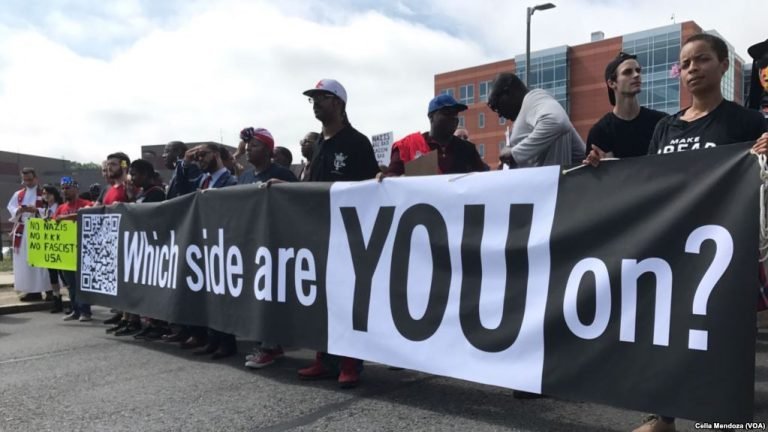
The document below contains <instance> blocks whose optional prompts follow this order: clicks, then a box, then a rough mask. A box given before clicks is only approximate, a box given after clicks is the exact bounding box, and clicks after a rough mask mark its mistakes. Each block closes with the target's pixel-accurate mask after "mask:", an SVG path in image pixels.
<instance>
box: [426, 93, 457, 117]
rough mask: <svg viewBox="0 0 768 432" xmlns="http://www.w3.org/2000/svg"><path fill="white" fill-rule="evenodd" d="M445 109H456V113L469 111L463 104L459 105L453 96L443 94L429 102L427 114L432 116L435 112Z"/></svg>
mask: <svg viewBox="0 0 768 432" xmlns="http://www.w3.org/2000/svg"><path fill="white" fill-rule="evenodd" d="M443 108H454V109H455V110H456V112H462V111H464V110H465V109H467V106H466V105H464V104H463V103H459V102H458V101H456V99H454V98H453V96H451V95H449V94H441V95H439V96H435V98H434V99H432V100H431V101H429V111H427V114H428V115H429V114H432V113H433V112H435V111H437V110H441V109H443Z"/></svg>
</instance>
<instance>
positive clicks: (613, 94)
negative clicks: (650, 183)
mask: <svg viewBox="0 0 768 432" xmlns="http://www.w3.org/2000/svg"><path fill="white" fill-rule="evenodd" d="M641 71H642V69H641V66H640V63H638V62H637V56H634V55H631V54H627V53H625V52H620V53H619V54H618V55H617V56H616V57H615V58H614V59H613V60H611V62H610V63H608V65H607V66H606V67H605V84H606V85H607V86H608V101H609V102H610V103H611V105H613V110H612V111H611V112H609V113H607V114H606V115H604V116H603V118H601V119H600V120H599V121H598V122H597V123H595V125H594V126H592V129H590V130H589V135H588V136H587V159H586V160H585V161H584V162H585V163H589V164H591V165H593V166H597V165H598V163H599V161H600V159H601V158H606V157H618V158H625V157H636V156H645V155H647V154H648V145H649V144H650V142H651V137H652V136H653V130H654V129H655V128H656V123H658V122H659V120H661V119H662V118H663V117H666V116H667V114H666V113H663V112H660V111H654V110H652V109H648V108H645V107H641V106H640V103H639V102H638V101H637V95H638V94H639V93H640V89H641V84H642V80H641Z"/></svg>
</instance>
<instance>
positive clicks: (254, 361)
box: [245, 348, 283, 369]
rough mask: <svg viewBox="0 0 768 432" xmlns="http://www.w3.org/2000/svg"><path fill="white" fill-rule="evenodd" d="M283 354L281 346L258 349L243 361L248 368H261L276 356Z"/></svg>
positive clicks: (276, 357) (275, 358)
mask: <svg viewBox="0 0 768 432" xmlns="http://www.w3.org/2000/svg"><path fill="white" fill-rule="evenodd" d="M282 356H283V350H282V348H278V349H271V350H265V349H263V350H259V352H257V353H254V354H253V356H252V357H251V358H250V359H248V361H247V362H245V367H247V368H249V369H261V368H263V367H267V366H269V365H271V364H272V363H274V362H275V360H277V359H278V358H280V357H282Z"/></svg>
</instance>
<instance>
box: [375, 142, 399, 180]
mask: <svg viewBox="0 0 768 432" xmlns="http://www.w3.org/2000/svg"><path fill="white" fill-rule="evenodd" d="M403 174H405V163H404V162H403V161H402V159H400V150H399V149H398V148H397V147H394V146H393V147H392V152H391V153H390V156H389V166H388V167H387V170H386V171H384V172H383V173H381V174H378V175H376V178H377V179H379V181H381V180H382V179H383V178H384V177H395V176H401V175H403Z"/></svg>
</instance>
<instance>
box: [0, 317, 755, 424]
mask: <svg viewBox="0 0 768 432" xmlns="http://www.w3.org/2000/svg"><path fill="white" fill-rule="evenodd" d="M94 312H95V315H94V318H96V319H97V320H99V321H96V320H94V321H93V322H91V323H79V322H69V323H65V322H62V321H61V318H60V317H61V315H51V314H48V313H47V312H30V313H25V314H16V315H2V316H0V430H2V431H14V432H16V431H56V432H58V431H78V432H79V431H269V432H282V431H411V430H420V431H421V430H424V431H462V432H470V431H472V432H475V431H500V430H501V431H537V432H538V431H541V432H550V431H569V432H587V431H590V432H592V431H631V430H632V429H633V428H634V427H635V426H637V424H638V421H639V420H640V419H641V418H642V413H638V412H633V411H625V410H619V409H615V408H610V407H606V406H601V405H595V404H588V403H579V402H569V401H560V400H554V399H538V400H516V399H514V398H513V397H512V391H511V390H506V389H502V388H497V387H491V386H485V385H479V384H473V383H468V382H464V381H460V380H455V379H449V378H442V377H437V376H433V375H428V374H422V373H418V372H413V371H408V370H404V371H392V370H389V369H388V368H387V367H386V366H383V365H378V364H367V365H366V370H365V372H364V374H363V380H364V381H363V383H362V384H361V386H360V387H358V388H357V389H353V390H341V389H338V388H337V386H336V383H335V381H319V382H302V381H299V380H298V379H297V378H296V369H297V368H299V367H302V366H304V365H306V364H308V362H309V361H310V359H311V358H312V357H313V353H312V352H309V351H307V350H293V351H288V352H287V355H286V358H284V359H283V360H282V361H280V362H279V363H276V364H275V365H273V366H272V367H270V368H267V369H263V370H261V371H250V370H247V369H245V368H244V367H243V361H242V360H241V359H242V357H243V356H244V354H245V352H246V351H248V348H249V344H248V343H241V344H240V349H241V351H243V355H238V356H237V357H233V358H230V359H227V360H225V361H212V360H208V359H201V358H198V357H195V356H193V355H191V353H189V352H187V351H183V350H181V349H179V348H178V347H176V346H175V345H171V344H167V343H163V342H144V341H137V340H134V339H133V338H130V337H129V338H125V337H122V338H117V337H114V336H109V335H106V334H105V333H104V329H105V328H106V326H105V325H103V324H101V323H100V320H101V319H104V318H106V317H107V316H108V313H107V311H106V310H105V309H103V308H95V310H94ZM757 350H758V355H757V361H758V368H757V374H756V375H757V377H756V407H755V409H756V414H755V419H756V420H757V421H764V422H765V421H768V354H767V353H768V332H765V333H761V334H760V337H759V339H758V345H757ZM678 430H694V428H693V423H691V422H687V421H679V422H678Z"/></svg>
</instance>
